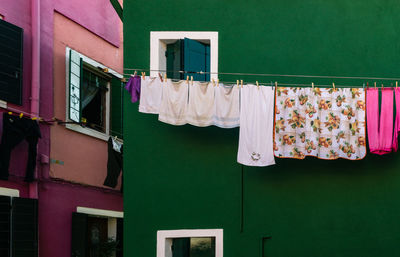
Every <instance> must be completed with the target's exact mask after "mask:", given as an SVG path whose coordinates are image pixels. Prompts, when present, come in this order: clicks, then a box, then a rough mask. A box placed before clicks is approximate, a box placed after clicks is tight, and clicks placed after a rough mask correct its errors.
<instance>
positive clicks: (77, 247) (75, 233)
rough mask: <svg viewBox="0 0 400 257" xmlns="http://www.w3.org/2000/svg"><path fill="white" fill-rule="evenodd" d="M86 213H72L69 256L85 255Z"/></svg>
mask: <svg viewBox="0 0 400 257" xmlns="http://www.w3.org/2000/svg"><path fill="white" fill-rule="evenodd" d="M87 222H88V215H87V214H83V213H77V212H73V213H72V234H71V257H86V244H87Z"/></svg>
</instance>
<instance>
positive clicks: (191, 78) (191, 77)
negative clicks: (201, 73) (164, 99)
mask: <svg viewBox="0 0 400 257" xmlns="http://www.w3.org/2000/svg"><path fill="white" fill-rule="evenodd" d="M190 80H191V81H192V85H193V76H190Z"/></svg>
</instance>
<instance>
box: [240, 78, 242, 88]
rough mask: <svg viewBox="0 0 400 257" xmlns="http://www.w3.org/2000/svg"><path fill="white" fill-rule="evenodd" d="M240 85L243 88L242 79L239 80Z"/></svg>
mask: <svg viewBox="0 0 400 257" xmlns="http://www.w3.org/2000/svg"><path fill="white" fill-rule="evenodd" d="M240 86H241V87H242V88H243V79H241V80H240Z"/></svg>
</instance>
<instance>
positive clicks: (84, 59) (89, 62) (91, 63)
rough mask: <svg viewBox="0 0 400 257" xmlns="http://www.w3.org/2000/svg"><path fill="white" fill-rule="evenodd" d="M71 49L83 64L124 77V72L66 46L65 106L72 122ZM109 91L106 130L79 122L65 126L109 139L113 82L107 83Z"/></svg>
mask: <svg viewBox="0 0 400 257" xmlns="http://www.w3.org/2000/svg"><path fill="white" fill-rule="evenodd" d="M70 50H73V51H75V52H76V53H77V54H78V55H79V57H80V58H82V64H83V63H85V64H83V65H89V66H92V67H95V68H96V67H97V68H100V69H102V70H108V73H111V74H112V75H113V76H115V77H117V78H119V79H122V78H123V76H122V74H119V73H118V72H116V71H114V70H113V69H111V68H109V67H107V66H105V65H103V64H101V63H99V62H97V61H95V60H93V59H91V58H89V57H87V56H86V55H84V54H82V53H80V52H78V51H76V50H74V49H72V48H70V47H66V48H65V67H66V74H65V82H66V83H65V85H66V86H65V96H66V108H65V117H66V120H67V121H69V122H71V121H72V120H71V119H70V118H69V93H70V90H69V86H70V81H69V72H70V67H69V62H70ZM104 76H106V77H108V76H110V75H108V74H107V72H104ZM107 89H108V90H107V91H106V93H105V94H106V101H105V108H106V110H105V114H106V115H105V118H106V119H105V132H101V131H98V130H95V129H91V128H89V127H82V126H81V125H79V124H73V123H67V124H65V127H66V128H67V129H70V130H73V131H76V132H79V133H82V134H85V135H88V136H92V137H95V138H98V139H101V140H104V141H107V140H108V138H109V136H110V135H111V131H110V127H111V121H110V113H111V112H110V110H111V82H109V83H108V84H107Z"/></svg>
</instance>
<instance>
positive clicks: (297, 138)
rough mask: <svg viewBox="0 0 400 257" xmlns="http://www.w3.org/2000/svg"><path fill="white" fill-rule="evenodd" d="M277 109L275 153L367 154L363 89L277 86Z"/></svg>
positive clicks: (329, 156) (327, 156) (347, 156)
mask: <svg viewBox="0 0 400 257" xmlns="http://www.w3.org/2000/svg"><path fill="white" fill-rule="evenodd" d="M275 112H276V113H275V130H274V133H275V134H274V152H275V156H276V157H280V158H296V159H303V158H305V157H306V156H314V157H318V158H320V159H329V160H333V159H337V158H345V159H351V160H360V159H362V158H364V157H365V154H366V140H365V132H366V131H365V92H364V90H363V89H358V88H340V89H335V88H293V87H292V88H284V87H278V88H277V92H276V110H275Z"/></svg>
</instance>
